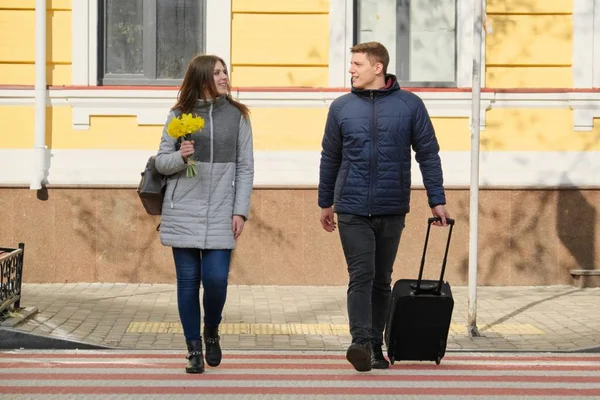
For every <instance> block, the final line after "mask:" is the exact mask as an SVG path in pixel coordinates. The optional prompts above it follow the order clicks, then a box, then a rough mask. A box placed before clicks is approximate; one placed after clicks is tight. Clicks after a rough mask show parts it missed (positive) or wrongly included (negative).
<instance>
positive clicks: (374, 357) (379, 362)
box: [371, 344, 390, 369]
mask: <svg viewBox="0 0 600 400" xmlns="http://www.w3.org/2000/svg"><path fill="white" fill-rule="evenodd" d="M389 366H390V363H389V362H388V360H386V359H385V357H384V356H383V351H382V350H381V345H377V344H373V345H371V368H373V369H387V368H388V367H389Z"/></svg>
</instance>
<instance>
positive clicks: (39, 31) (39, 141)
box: [29, 0, 47, 190]
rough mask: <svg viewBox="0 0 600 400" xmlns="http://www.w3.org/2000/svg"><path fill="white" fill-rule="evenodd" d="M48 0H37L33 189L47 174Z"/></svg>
mask: <svg viewBox="0 0 600 400" xmlns="http://www.w3.org/2000/svg"><path fill="white" fill-rule="evenodd" d="M46 92H47V90H46V0H36V1H35V141H34V145H33V167H34V170H33V176H32V179H31V185H30V186H29V188H30V189H32V190H39V189H41V188H42V182H43V181H44V178H45V175H46V96H47V93H46Z"/></svg>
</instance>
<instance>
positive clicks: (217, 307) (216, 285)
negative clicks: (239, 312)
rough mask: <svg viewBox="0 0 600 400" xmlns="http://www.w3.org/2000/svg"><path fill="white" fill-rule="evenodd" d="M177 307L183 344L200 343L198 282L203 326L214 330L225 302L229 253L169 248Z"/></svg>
mask: <svg viewBox="0 0 600 400" xmlns="http://www.w3.org/2000/svg"><path fill="white" fill-rule="evenodd" d="M173 259H174V260H175V271H176V273H177V307H178V309H179V318H180V319H181V325H182V326H183V335H184V336H185V339H186V340H200V339H201V338H202V337H201V335H200V282H202V287H203V288H204V296H203V299H202V303H203V305H204V325H205V326H206V327H209V328H217V327H218V326H219V324H220V323H221V318H222V313H223V307H224V306H225V299H226V298H227V278H228V276H229V264H230V262H231V250H200V249H184V248H176V247H174V248H173Z"/></svg>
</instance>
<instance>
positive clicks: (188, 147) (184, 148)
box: [179, 140, 194, 162]
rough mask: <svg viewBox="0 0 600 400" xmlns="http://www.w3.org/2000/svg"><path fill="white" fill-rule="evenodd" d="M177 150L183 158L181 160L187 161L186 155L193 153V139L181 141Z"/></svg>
mask: <svg viewBox="0 0 600 400" xmlns="http://www.w3.org/2000/svg"><path fill="white" fill-rule="evenodd" d="M179 152H180V153H181V158H183V161H184V162H187V158H188V156H191V155H192V154H194V141H193V140H191V141H189V140H186V141H183V142H182V143H181V147H180V148H179Z"/></svg>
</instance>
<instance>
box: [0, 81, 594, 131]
mask: <svg viewBox="0 0 600 400" xmlns="http://www.w3.org/2000/svg"><path fill="white" fill-rule="evenodd" d="M406 90H410V91H412V92H415V93H418V95H419V96H420V97H421V98H422V99H423V101H424V102H425V105H426V106H427V109H428V111H429V113H430V115H431V116H432V117H467V118H468V117H470V115H471V96H472V95H471V89H470V88H406ZM177 91H178V88H177V87H153V86H152V87H148V86H144V87H139V86H135V87H131V86H126V87H123V86H110V87H106V86H103V87H88V86H64V87H50V88H49V90H48V98H49V103H50V105H52V106H65V105H69V106H71V107H72V108H73V113H72V114H73V128H74V129H76V130H88V129H89V126H90V116H93V115H103V116H104V115H111V116H112V115H114V116H120V115H134V116H136V117H137V120H138V123H139V124H142V125H162V124H164V121H165V120H166V115H167V114H168V111H169V109H170V108H171V107H172V106H173V104H174V103H175V101H176V98H177ZM348 91H349V89H347V88H298V87H294V88H291V87H281V88H277V87H254V88H252V87H245V88H234V89H233V91H232V94H233V96H234V98H236V99H238V100H240V101H242V102H243V103H245V104H246V105H248V106H249V107H269V108H281V107H285V108H301V107H317V108H319V107H328V106H329V105H330V104H331V102H332V101H333V100H335V99H336V98H337V97H339V96H342V95H343V94H345V93H347V92H348ZM34 101H35V98H34V90H33V87H32V86H0V105H27V104H33V103H34ZM598 101H600V89H568V88H558V89H552V88H542V89H492V88H484V89H482V91H481V116H480V117H481V121H480V124H481V129H485V125H486V118H485V117H486V111H487V110H488V109H492V108H571V109H572V110H573V112H574V116H573V129H574V130H575V131H582V132H586V131H591V130H592V127H593V119H594V118H600V108H598V107H597V104H598Z"/></svg>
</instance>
